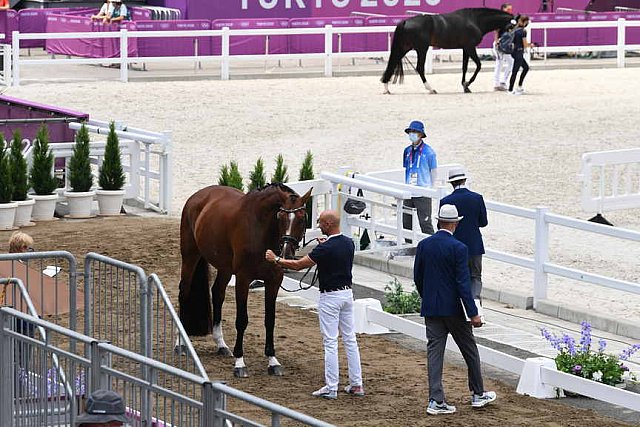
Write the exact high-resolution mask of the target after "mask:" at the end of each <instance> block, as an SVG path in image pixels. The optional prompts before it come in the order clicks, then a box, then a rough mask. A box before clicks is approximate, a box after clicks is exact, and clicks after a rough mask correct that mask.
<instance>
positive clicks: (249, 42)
mask: <svg viewBox="0 0 640 427" xmlns="http://www.w3.org/2000/svg"><path fill="white" fill-rule="evenodd" d="M224 27H229V28H230V29H235V30H238V29H246V30H249V29H255V28H265V29H269V28H273V29H277V28H288V27H289V20H288V19H284V18H283V19H218V20H215V21H213V22H212V24H211V28H212V29H214V30H220V29H222V28H224ZM212 45H213V48H212V49H213V54H214V55H220V53H221V52H222V38H221V37H214V38H213V40H212ZM266 49H267V43H266V36H235V37H231V40H230V46H229V53H230V54H231V55H260V54H263V53H265V51H266ZM269 53H273V54H278V53H289V41H288V37H287V36H285V35H282V36H270V37H269Z"/></svg>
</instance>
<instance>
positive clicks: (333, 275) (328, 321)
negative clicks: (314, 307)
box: [265, 210, 364, 399]
mask: <svg viewBox="0 0 640 427" xmlns="http://www.w3.org/2000/svg"><path fill="white" fill-rule="evenodd" d="M318 225H319V227H320V230H321V231H322V233H323V234H325V235H326V236H328V237H327V238H319V239H318V242H319V244H318V246H316V247H315V248H314V249H313V250H312V251H311V253H309V255H305V256H304V257H302V258H301V259H299V260H290V259H283V258H281V257H279V256H276V255H275V254H274V253H273V252H272V251H271V250H267V252H266V254H265V258H266V259H267V261H271V262H274V263H276V264H279V265H280V266H282V267H283V268H289V269H292V270H302V269H304V268H308V267H311V266H313V265H317V266H318V267H317V268H318V281H319V282H320V286H319V287H320V301H319V302H318V317H319V320H320V332H321V333H322V343H323V345H324V377H325V385H324V386H323V387H321V388H320V389H318V390H316V391H314V392H313V393H312V394H313V395H314V396H316V397H323V398H325V399H337V397H338V382H339V376H340V371H339V368H338V333H340V334H342V342H343V343H344V348H345V350H346V352H347V362H348V365H349V385H348V386H346V387H345V389H344V391H345V392H346V393H347V394H351V395H354V396H364V388H363V387H362V368H361V366H360V350H359V349H358V341H357V340H356V333H355V331H354V320H353V292H352V291H351V281H352V276H351V269H352V268H353V254H354V250H355V246H354V244H353V240H351V239H350V238H349V237H347V236H345V235H344V234H342V233H340V217H339V216H338V213H337V212H336V211H332V210H327V211H324V212H322V213H321V214H320V217H319V218H318Z"/></svg>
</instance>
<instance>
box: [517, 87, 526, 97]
mask: <svg viewBox="0 0 640 427" xmlns="http://www.w3.org/2000/svg"><path fill="white" fill-rule="evenodd" d="M516 92H518V94H519V95H522V94H524V89H523V88H522V86H520V87H519V88H518V89H516Z"/></svg>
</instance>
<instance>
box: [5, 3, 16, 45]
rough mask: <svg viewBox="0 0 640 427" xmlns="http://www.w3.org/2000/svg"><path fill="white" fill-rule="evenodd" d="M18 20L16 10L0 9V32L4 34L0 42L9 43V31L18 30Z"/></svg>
mask: <svg viewBox="0 0 640 427" xmlns="http://www.w3.org/2000/svg"><path fill="white" fill-rule="evenodd" d="M18 27H19V20H18V12H16V11H15V10H13V9H7V10H0V33H2V34H4V37H5V38H4V40H2V43H4V44H10V43H11V37H12V36H11V33H12V32H13V31H18Z"/></svg>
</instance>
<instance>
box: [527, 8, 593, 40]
mask: <svg viewBox="0 0 640 427" xmlns="http://www.w3.org/2000/svg"><path fill="white" fill-rule="evenodd" d="M531 19H532V20H533V22H579V21H585V20H586V19H587V15H586V14H585V13H538V14H536V15H534V16H533V17H532V18H531ZM529 38H530V41H532V42H534V43H536V44H539V45H541V46H542V45H544V30H535V31H533V34H532V35H530V37H529ZM586 44H587V29H586V28H567V29H549V30H547V46H584V45H586Z"/></svg>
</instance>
